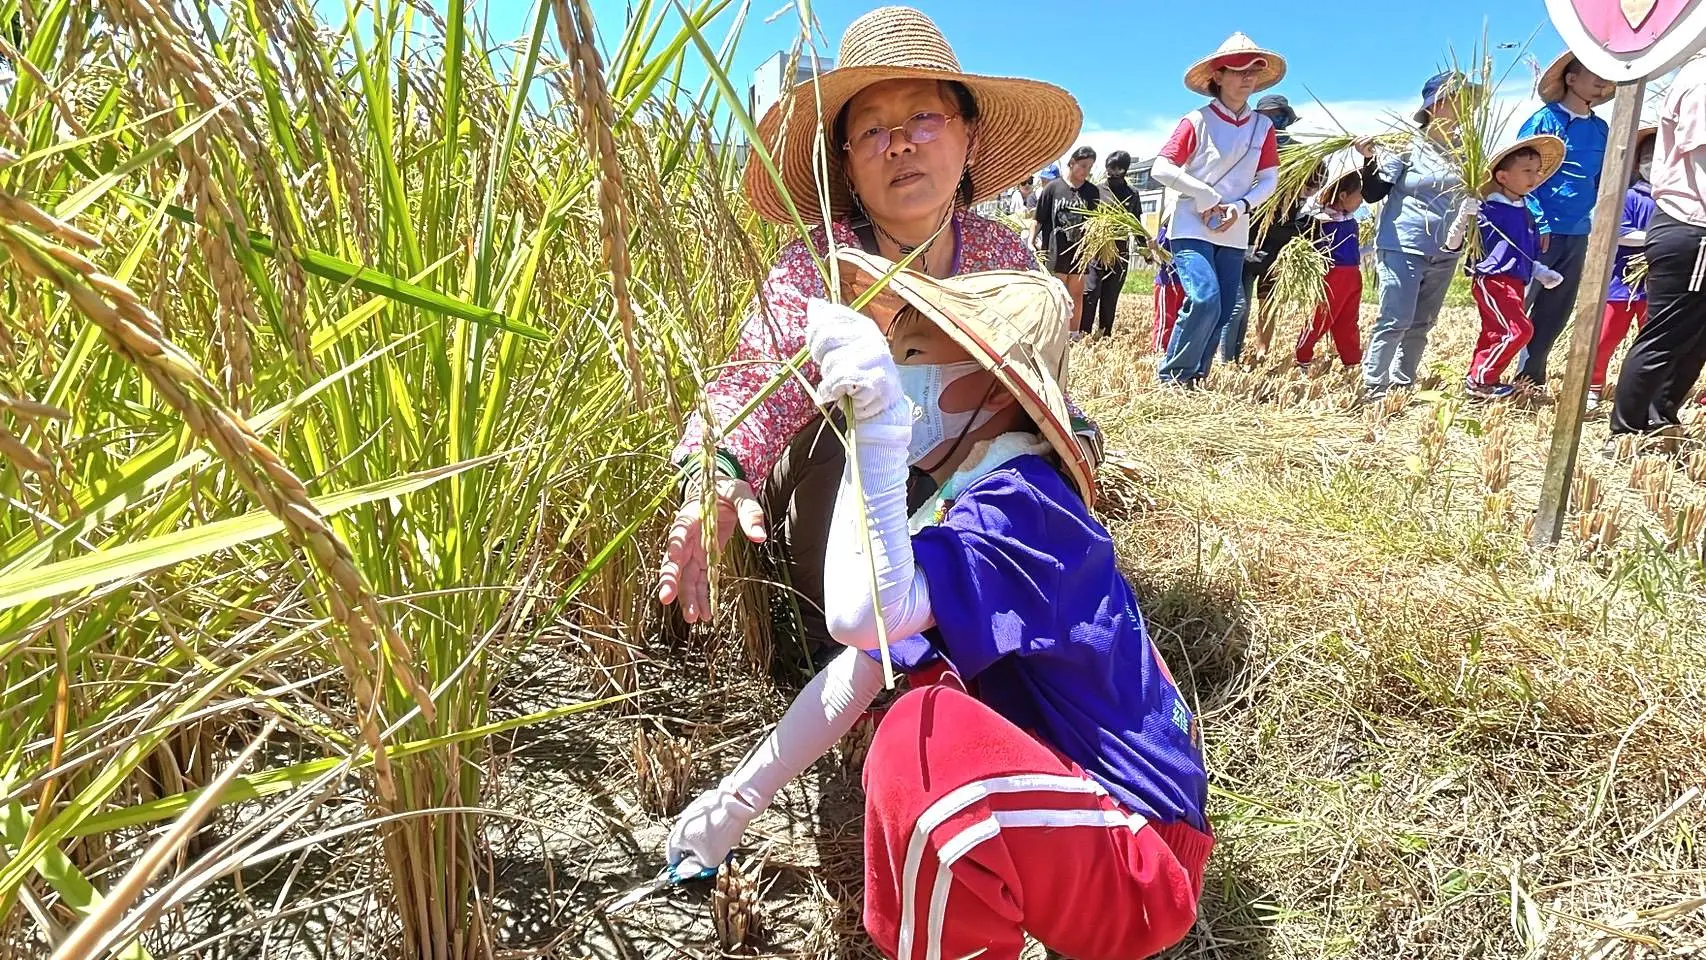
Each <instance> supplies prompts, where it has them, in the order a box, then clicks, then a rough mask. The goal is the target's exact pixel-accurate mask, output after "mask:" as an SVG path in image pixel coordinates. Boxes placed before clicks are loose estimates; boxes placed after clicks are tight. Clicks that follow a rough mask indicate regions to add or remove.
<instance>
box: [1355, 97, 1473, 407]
mask: <svg viewBox="0 0 1706 960" xmlns="http://www.w3.org/2000/svg"><path fill="white" fill-rule="evenodd" d="M1477 94H1483V95H1484V91H1482V90H1481V89H1480V88H1479V87H1478V86H1476V85H1475V84H1471V83H1470V82H1469V79H1468V78H1467V77H1465V76H1464V75H1463V74H1461V73H1458V72H1456V71H1448V72H1446V73H1441V74H1438V75H1436V76H1433V77H1430V78H1429V79H1428V82H1427V83H1426V84H1424V85H1423V86H1422V107H1421V109H1420V110H1417V111H1416V117H1415V119H1416V123H1417V124H1418V125H1419V129H1418V130H1417V132H1416V134H1415V137H1414V138H1413V139H1412V141H1411V143H1410V146H1409V148H1408V149H1407V150H1404V151H1403V152H1393V151H1388V150H1385V149H1383V148H1382V149H1380V150H1379V152H1378V153H1376V148H1375V147H1374V146H1373V145H1371V144H1369V143H1367V142H1363V143H1359V144H1358V145H1357V149H1358V150H1360V151H1361V152H1362V154H1363V156H1364V157H1369V158H1373V159H1374V160H1375V164H1374V177H1373V181H1374V182H1373V184H1372V189H1373V191H1374V195H1379V194H1380V193H1382V192H1384V193H1385V194H1386V203H1385V206H1383V207H1382V208H1381V210H1380V219H1379V221H1378V222H1377V223H1376V225H1375V226H1376V229H1375V234H1374V253H1375V258H1374V269H1375V277H1376V280H1377V281H1378V282H1379V284H1380V315H1379V317H1378V318H1377V319H1376V320H1375V322H1374V332H1373V334H1372V335H1370V337H1369V342H1368V350H1367V352H1366V353H1365V354H1364V357H1363V364H1362V379H1363V386H1364V387H1365V388H1366V389H1367V391H1368V396H1369V398H1370V399H1375V398H1379V397H1383V396H1385V395H1386V392H1387V391H1388V390H1391V389H1393V388H1395V387H1396V388H1408V387H1411V386H1413V385H1414V384H1415V382H1416V379H1417V377H1418V375H1419V373H1420V371H1421V365H1422V353H1423V352H1424V351H1425V350H1426V349H1427V345H1428V334H1429V333H1430V332H1431V331H1432V330H1433V327H1434V324H1435V323H1437V322H1438V321H1439V311H1440V308H1441V307H1442V306H1444V304H1445V291H1446V289H1447V288H1448V287H1450V286H1451V279H1452V277H1453V276H1455V275H1456V272H1457V261H1458V260H1459V258H1461V257H1462V255H1463V251H1461V250H1456V251H1447V250H1446V249H1445V234H1446V231H1447V229H1448V228H1449V227H1450V225H1451V221H1452V220H1453V219H1454V218H1455V217H1456V215H1457V210H1458V207H1459V206H1460V205H1461V204H1462V202H1463V201H1464V199H1465V198H1466V197H1467V196H1468V194H1467V191H1466V190H1465V188H1464V186H1463V177H1462V175H1461V174H1460V172H1459V170H1458V164H1457V162H1456V161H1455V160H1453V159H1452V157H1451V156H1450V153H1451V148H1452V141H1451V139H1450V137H1451V134H1450V133H1449V132H1448V131H1450V129H1451V127H1452V125H1453V122H1454V121H1455V120H1456V118H1457V114H1458V111H1459V109H1460V108H1459V104H1461V103H1463V102H1464V98H1465V97H1466V96H1473V95H1477ZM1366 192H1368V191H1367V190H1365V193H1366Z"/></svg>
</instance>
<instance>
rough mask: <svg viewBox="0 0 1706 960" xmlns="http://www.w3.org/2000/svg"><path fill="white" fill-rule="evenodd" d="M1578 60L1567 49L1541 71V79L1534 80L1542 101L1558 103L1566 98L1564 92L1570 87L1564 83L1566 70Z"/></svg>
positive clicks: (1536, 93)
mask: <svg viewBox="0 0 1706 960" xmlns="http://www.w3.org/2000/svg"><path fill="white" fill-rule="evenodd" d="M1576 61H1577V58H1576V55H1575V54H1573V53H1571V52H1570V51H1568V50H1565V51H1564V52H1563V53H1560V54H1558V58H1557V59H1556V60H1553V61H1552V65H1551V66H1549V67H1547V68H1546V69H1545V70H1544V71H1542V72H1541V74H1540V79H1539V80H1536V81H1535V82H1534V92H1535V95H1536V96H1538V97H1540V101H1541V102H1542V103H1557V102H1558V101H1560V100H1562V99H1564V93H1565V91H1566V90H1567V89H1568V88H1567V87H1565V85H1564V71H1565V70H1568V69H1570V64H1572V63H1575V62H1576ZM1603 102H1605V101H1601V103H1603ZM1594 106H1596V107H1597V106H1599V104H1597V103H1596V104H1594Z"/></svg>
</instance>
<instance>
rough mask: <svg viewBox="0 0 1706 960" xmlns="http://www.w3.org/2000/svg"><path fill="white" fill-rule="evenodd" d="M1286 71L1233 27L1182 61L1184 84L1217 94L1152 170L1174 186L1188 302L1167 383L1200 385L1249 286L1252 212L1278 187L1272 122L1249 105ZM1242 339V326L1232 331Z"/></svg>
mask: <svg viewBox="0 0 1706 960" xmlns="http://www.w3.org/2000/svg"><path fill="white" fill-rule="evenodd" d="M1284 76H1285V58H1283V57H1281V56H1280V55H1279V54H1277V53H1275V52H1273V51H1272V50H1267V49H1263V48H1262V47H1259V46H1257V45H1256V44H1255V43H1254V42H1253V41H1251V39H1250V38H1249V37H1246V36H1244V35H1243V34H1242V33H1235V34H1233V35H1232V36H1230V37H1228V38H1227V39H1226V42H1224V43H1222V44H1221V45H1220V49H1218V50H1216V51H1215V52H1213V53H1211V54H1209V55H1208V56H1206V57H1203V58H1202V59H1201V60H1198V61H1197V62H1196V63H1194V64H1192V65H1191V68H1190V69H1189V70H1187V71H1185V86H1186V87H1187V88H1189V89H1190V90H1191V91H1192V92H1194V93H1199V94H1202V95H1204V96H1207V97H1212V98H1213V99H1212V100H1210V101H1209V103H1207V104H1206V105H1204V106H1203V107H1202V108H1200V109H1198V110H1194V111H1192V112H1191V113H1189V114H1187V115H1186V116H1185V118H1184V119H1182V120H1180V121H1179V125H1178V127H1177V128H1176V129H1175V130H1174V131H1173V136H1172V137H1171V138H1170V139H1169V140H1168V141H1167V144H1166V145H1165V146H1163V147H1162V148H1161V153H1160V155H1159V156H1158V157H1156V159H1155V166H1154V168H1153V170H1152V171H1151V173H1152V175H1153V176H1154V177H1155V179H1156V180H1159V181H1160V182H1161V183H1162V184H1163V185H1165V186H1167V187H1169V188H1170V189H1172V190H1173V191H1175V192H1176V193H1177V194H1178V200H1177V203H1176V205H1175V207H1174V210H1173V220H1172V226H1171V229H1170V231H1169V240H1168V243H1169V244H1170V246H1171V249H1172V253H1173V268H1174V270H1175V271H1177V273H1178V275H1179V281H1180V282H1181V283H1182V284H1183V285H1184V287H1185V306H1184V309H1183V310H1182V311H1181V312H1180V314H1179V320H1178V323H1177V324H1175V326H1174V328H1173V336H1172V339H1171V340H1170V341H1169V342H1168V344H1167V354H1166V357H1165V359H1163V360H1162V362H1161V369H1160V377H1161V381H1162V382H1163V383H1167V384H1173V385H1178V386H1195V385H1196V384H1198V383H1200V382H1201V381H1202V380H1203V379H1204V378H1205V377H1207V376H1208V370H1209V365H1210V364H1211V363H1212V362H1213V360H1214V352H1215V349H1216V348H1217V347H1218V346H1219V345H1220V342H1221V337H1222V336H1223V334H1225V333H1226V332H1227V329H1228V327H1229V325H1230V323H1231V321H1232V318H1233V316H1234V315H1236V314H1237V313H1238V312H1239V310H1238V301H1239V299H1240V298H1242V297H1243V291H1244V283H1243V280H1244V253H1245V251H1246V250H1247V249H1248V248H1249V246H1250V212H1251V211H1252V210H1254V209H1255V208H1256V207H1257V205H1259V204H1260V203H1261V202H1262V201H1263V200H1266V199H1267V198H1268V197H1269V196H1271V195H1272V194H1273V192H1274V187H1275V186H1276V185H1277V183H1278V177H1279V147H1278V145H1277V143H1276V140H1275V136H1274V124H1273V121H1272V120H1270V119H1269V118H1268V117H1267V116H1265V115H1263V114H1261V113H1258V112H1256V111H1255V110H1252V109H1251V107H1250V97H1251V95H1252V94H1255V93H1257V92H1258V91H1261V90H1266V89H1267V88H1269V87H1271V86H1273V85H1274V84H1276V83H1278V82H1280V79H1281V78H1283V77H1284ZM1232 340H1233V341H1234V342H1236V341H1239V340H1242V335H1241V334H1235V335H1234V336H1233V337H1232Z"/></svg>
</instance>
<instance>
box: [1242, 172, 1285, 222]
mask: <svg viewBox="0 0 1706 960" xmlns="http://www.w3.org/2000/svg"><path fill="white" fill-rule="evenodd" d="M1278 186H1279V168H1278V167H1269V168H1267V169H1266V170H1257V171H1256V183H1255V185H1254V186H1252V187H1251V188H1250V192H1248V193H1246V194H1244V196H1242V197H1240V198H1239V199H1240V200H1243V201H1244V202H1245V203H1247V204H1249V206H1250V211H1251V212H1254V211H1255V209H1256V208H1257V207H1259V206H1261V205H1262V201H1263V200H1266V199H1268V198H1269V197H1271V196H1273V195H1274V189H1275V188H1276V187H1278Z"/></svg>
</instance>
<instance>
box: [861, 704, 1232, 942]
mask: <svg viewBox="0 0 1706 960" xmlns="http://www.w3.org/2000/svg"><path fill="white" fill-rule="evenodd" d="M1213 846H1214V838H1213V837H1211V836H1209V835H1208V834H1205V833H1202V832H1200V831H1197V830H1195V829H1192V828H1191V827H1190V826H1189V825H1188V824H1185V823H1172V824H1162V825H1156V824H1151V823H1149V822H1147V821H1145V820H1144V818H1142V817H1140V816H1135V815H1133V814H1130V813H1127V812H1126V811H1125V810H1124V809H1122V808H1121V807H1120V806H1119V805H1118V804H1117V803H1115V802H1114V801H1113V800H1112V799H1110V798H1109V797H1108V796H1107V794H1106V792H1105V791H1104V790H1103V788H1102V787H1101V785H1100V784H1098V783H1097V782H1096V781H1094V780H1092V779H1090V778H1089V777H1087V776H1085V775H1084V773H1083V771H1081V770H1079V769H1078V768H1077V767H1076V766H1074V765H1073V764H1071V763H1070V762H1068V761H1066V760H1063V759H1062V758H1061V757H1059V756H1057V755H1056V754H1055V753H1054V752H1053V751H1052V750H1050V749H1048V748H1047V747H1046V746H1044V745H1043V744H1041V743H1039V742H1038V741H1037V740H1035V739H1033V738H1032V737H1031V736H1029V735H1028V734H1026V733H1025V732H1024V731H1022V730H1020V729H1019V728H1018V727H1015V726H1014V725H1013V724H1011V723H1009V722H1008V721H1007V720H1006V719H1005V718H1003V717H1002V716H1001V715H1000V714H997V713H996V712H995V711H993V710H991V709H990V708H989V707H987V706H985V705H984V704H983V703H981V702H979V701H978V700H977V699H975V698H973V697H972V696H970V695H969V694H967V693H965V692H963V691H962V690H960V689H958V688H956V687H954V686H950V685H949V684H947V683H942V684H936V685H933V686H928V687H924V688H922V689H917V690H913V691H912V692H911V693H908V694H907V695H906V696H904V697H901V698H900V700H898V701H896V703H895V704H894V706H892V707H890V708H889V710H888V711H887V713H886V714H885V715H884V716H883V719H882V722H881V724H880V725H879V726H878V728H877V733H876V737H875V738H874V739H873V741H872V743H871V750H870V753H869V755H868V757H867V759H866V761H865V927H866V929H868V930H869V931H870V933H871V938H872V939H873V940H874V941H876V944H877V946H878V947H879V948H881V949H882V951H883V953H884V954H886V955H888V956H890V957H896V958H899V960H962V958H965V957H974V956H975V957H978V958H980V960H1014V958H1017V957H1018V956H1019V951H1020V950H1021V949H1022V948H1023V946H1024V942H1025V938H1024V934H1025V932H1029V933H1030V934H1031V935H1032V936H1033V937H1035V938H1036V939H1038V940H1039V941H1041V942H1042V943H1043V944H1045V945H1047V946H1048V947H1050V948H1051V949H1053V950H1055V951H1057V952H1060V953H1063V954H1065V955H1067V956H1070V957H1073V958H1074V960H1134V958H1137V957H1147V956H1150V955H1151V954H1154V953H1157V952H1159V951H1161V950H1164V949H1166V948H1167V947H1169V946H1172V945H1173V944H1175V943H1177V942H1178V941H1179V940H1181V939H1183V937H1184V936H1185V934H1186V933H1187V932H1188V931H1189V930H1190V928H1191V924H1193V923H1194V922H1195V921H1196V916H1197V899H1198V897H1200V896H1201V894H1202V873H1203V865H1204V864H1205V863H1206V862H1207V860H1208V855H1209V851H1210V850H1211V849H1212V848H1213Z"/></svg>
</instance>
